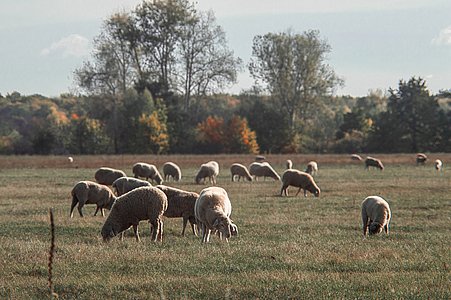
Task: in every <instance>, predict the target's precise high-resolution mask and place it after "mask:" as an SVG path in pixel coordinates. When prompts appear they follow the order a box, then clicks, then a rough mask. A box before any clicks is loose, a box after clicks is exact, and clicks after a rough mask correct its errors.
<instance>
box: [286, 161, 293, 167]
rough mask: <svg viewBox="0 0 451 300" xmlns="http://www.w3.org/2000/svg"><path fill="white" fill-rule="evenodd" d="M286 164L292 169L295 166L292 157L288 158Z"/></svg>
mask: <svg viewBox="0 0 451 300" xmlns="http://www.w3.org/2000/svg"><path fill="white" fill-rule="evenodd" d="M286 166H287V169H292V168H293V162H292V161H291V159H287V161H286Z"/></svg>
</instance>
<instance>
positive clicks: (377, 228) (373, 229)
mask: <svg viewBox="0 0 451 300" xmlns="http://www.w3.org/2000/svg"><path fill="white" fill-rule="evenodd" d="M368 229H369V232H370V234H378V233H381V232H382V225H381V224H380V223H378V222H373V223H371V224H370V226H369V228H368Z"/></svg>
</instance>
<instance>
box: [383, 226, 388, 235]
mask: <svg viewBox="0 0 451 300" xmlns="http://www.w3.org/2000/svg"><path fill="white" fill-rule="evenodd" d="M384 231H385V233H386V234H388V224H385V226H384Z"/></svg>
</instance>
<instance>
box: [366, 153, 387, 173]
mask: <svg viewBox="0 0 451 300" xmlns="http://www.w3.org/2000/svg"><path fill="white" fill-rule="evenodd" d="M369 167H375V168H378V169H380V170H381V171H382V170H384V165H383V164H382V162H381V161H380V160H379V159H377V158H374V157H371V156H367V157H366V159H365V169H368V170H369Z"/></svg>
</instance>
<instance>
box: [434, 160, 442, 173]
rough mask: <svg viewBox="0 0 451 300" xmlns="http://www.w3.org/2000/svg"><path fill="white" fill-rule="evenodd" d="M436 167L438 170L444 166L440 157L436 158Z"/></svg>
mask: <svg viewBox="0 0 451 300" xmlns="http://www.w3.org/2000/svg"><path fill="white" fill-rule="evenodd" d="M434 167H435V169H436V170H437V171H441V170H442V168H443V163H442V161H441V160H440V159H436V160H435V162H434Z"/></svg>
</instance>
